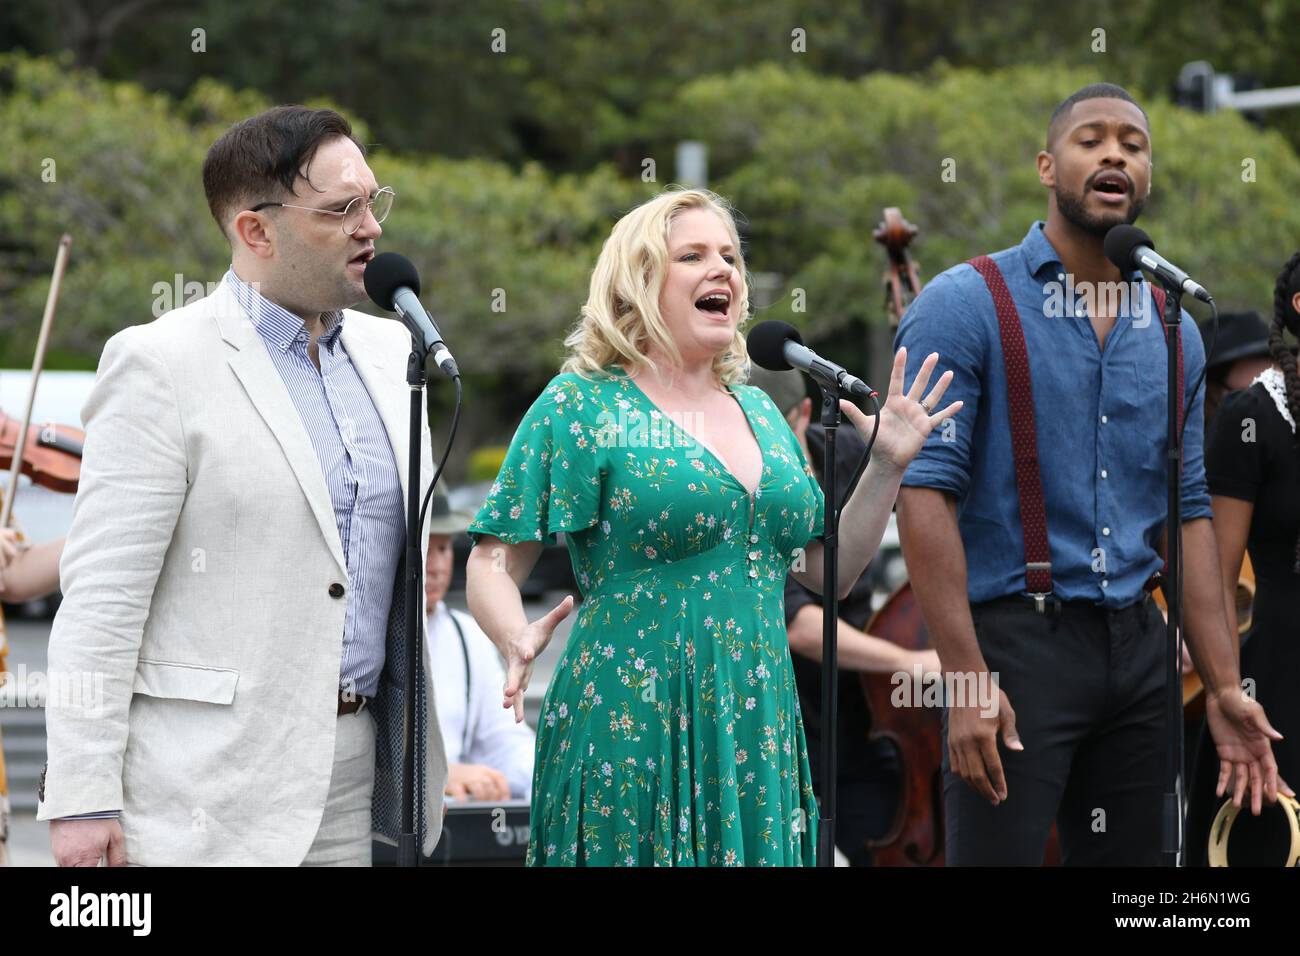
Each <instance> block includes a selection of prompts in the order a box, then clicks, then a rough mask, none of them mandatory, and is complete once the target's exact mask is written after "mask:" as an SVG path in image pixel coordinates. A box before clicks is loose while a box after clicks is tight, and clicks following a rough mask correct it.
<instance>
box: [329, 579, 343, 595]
mask: <svg viewBox="0 0 1300 956" xmlns="http://www.w3.org/2000/svg"><path fill="white" fill-rule="evenodd" d="M342 596H343V585H341V584H339V583H338V582H337V581H335V582H334V583H333V584H331V585H330V597H332V598H341V597H342Z"/></svg>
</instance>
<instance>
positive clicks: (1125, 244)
mask: <svg viewBox="0 0 1300 956" xmlns="http://www.w3.org/2000/svg"><path fill="white" fill-rule="evenodd" d="M1138 246H1146V247H1147V248H1148V249H1154V248H1155V247H1156V244H1155V243H1154V242H1152V241H1151V237H1150V236H1148V235H1147V234H1146V233H1145V232H1143V231H1142V230H1141V229H1139V228H1138V227H1137V226H1134V225H1132V224H1131V223H1122V224H1120V225H1118V226H1112V227H1111V228H1110V231H1109V232H1107V233H1106V240H1105V243H1104V246H1103V248H1104V249H1105V252H1106V258H1107V259H1109V260H1110V261H1111V262H1113V263H1115V266H1116V268H1118V269H1119V270H1120V271H1121V272H1131V271H1133V268H1134V263H1133V250H1134V249H1136V248H1137V247H1138Z"/></svg>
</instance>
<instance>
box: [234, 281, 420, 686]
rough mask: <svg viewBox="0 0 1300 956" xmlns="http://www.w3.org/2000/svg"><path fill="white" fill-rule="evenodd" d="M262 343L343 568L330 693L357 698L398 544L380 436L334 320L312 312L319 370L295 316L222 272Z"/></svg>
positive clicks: (375, 668) (397, 486)
mask: <svg viewBox="0 0 1300 956" xmlns="http://www.w3.org/2000/svg"><path fill="white" fill-rule="evenodd" d="M225 281H226V282H228V283H229V284H230V287H231V289H232V290H233V291H234V293H235V295H236V297H237V298H238V299H239V303H240V305H241V306H243V308H244V312H245V313H246V314H247V315H248V318H249V320H250V321H251V322H252V323H253V325H254V326H255V327H256V328H257V331H258V334H259V335H261V337H262V341H263V342H264V343H265V344H266V351H267V354H268V355H270V356H271V361H272V362H273V363H274V364H275V367H276V370H277V371H278V372H279V373H280V377H281V378H282V379H283V380H284V385H285V388H286V389H288V392H289V397H290V398H291V399H293V403H294V405H295V406H296V407H297V409H298V414H299V415H300V416H301V418H302V424H303V427H304V428H306V429H307V435H308V437H310V438H311V444H312V447H313V448H314V449H316V457H317V458H318V459H320V465H321V471H322V472H323V473H324V475H325V484H326V486H327V487H328V488H329V493H330V503H331V504H332V505H333V507H334V520H335V522H336V523H337V524H338V529H339V538H340V540H341V541H342V544H343V555H344V557H345V558H346V560H347V566H348V585H349V586H348V589H347V601H348V606H347V614H346V617H345V618H344V623H343V659H342V662H341V664H340V668H339V686H340V688H341V689H343V690H347V691H351V692H352V693H354V694H360V695H362V696H365V697H373V696H374V695H375V693H376V692H377V691H378V689H379V673H380V671H382V670H383V667H384V647H385V642H386V639H387V632H388V611H389V604H390V603H391V602H392V597H393V581H394V578H395V576H396V574H397V565H398V562H399V561H400V559H401V556H402V550H403V548H404V547H405V542H406V504H405V501H404V500H403V497H402V484H401V479H400V477H399V473H398V466H397V460H396V457H395V456H394V454H393V448H392V444H391V442H389V440H388V432H387V430H386V429H385V428H384V422H383V420H382V419H381V418H380V417H379V412H378V410H377V409H376V408H375V403H374V401H373V400H372V399H371V397H370V392H368V391H367V390H366V386H365V383H364V382H363V381H362V380H361V376H360V374H359V373H358V372H357V370H356V367H355V366H354V365H353V364H352V361H351V360H350V359H349V358H348V353H347V349H345V348H344V347H343V342H342V339H341V334H342V331H343V319H344V316H343V313H342V312H327V313H323V314H322V319H323V321H324V324H325V333H324V334H323V335H321V337H320V339H319V344H320V349H319V353H320V354H319V357H320V368H319V369H318V368H316V363H314V362H313V361H312V360H311V356H310V355H308V353H307V344H308V336H307V330H306V328H305V326H304V325H303V321H302V319H300V318H299V317H298V316H296V315H294V314H293V313H292V312H290V311H288V310H287V309H284V308H282V307H281V306H279V305H276V304H275V303H274V302H272V301H270V300H269V299H267V298H265V297H264V296H262V295H261V294H260V293H259V292H258V291H257V290H256V289H255V288H253V287H252V286H251V285H249V284H248V283H245V282H243V281H242V280H241V279H240V278H239V277H238V276H237V275H235V270H234V269H231V270H230V271H229V272H227V273H226V277H225Z"/></svg>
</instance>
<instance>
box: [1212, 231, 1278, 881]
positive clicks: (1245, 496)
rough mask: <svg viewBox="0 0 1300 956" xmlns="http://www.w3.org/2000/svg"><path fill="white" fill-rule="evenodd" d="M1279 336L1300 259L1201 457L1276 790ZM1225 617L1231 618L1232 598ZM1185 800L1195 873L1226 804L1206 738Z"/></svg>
mask: <svg viewBox="0 0 1300 956" xmlns="http://www.w3.org/2000/svg"><path fill="white" fill-rule="evenodd" d="M1287 332H1289V333H1290V334H1291V335H1292V336H1296V337H1300V252H1297V253H1296V254H1295V255H1293V256H1292V257H1291V259H1290V260H1289V261H1288V262H1287V264H1286V266H1285V267H1284V268H1283V270H1282V273H1281V275H1279V276H1278V279H1277V285H1276V288H1275V290H1274V318H1273V325H1272V328H1271V330H1270V334H1269V351H1270V353H1271V355H1272V358H1273V364H1272V366H1271V367H1270V368H1268V369H1266V370H1265V371H1263V372H1262V373H1260V375H1259V376H1258V377H1256V379H1255V381H1254V382H1253V383H1252V384H1251V385H1250V387H1249V388H1245V389H1243V390H1241V391H1239V392H1233V393H1231V394H1229V395H1227V396H1225V397H1224V398H1223V401H1222V404H1221V405H1220V407H1219V410H1218V413H1217V414H1216V416H1215V419H1214V421H1213V423H1212V424H1211V426H1210V427H1211V432H1210V439H1209V441H1208V443H1207V446H1206V457H1205V462H1206V475H1207V478H1208V481H1209V486H1210V494H1211V498H1212V507H1213V509H1214V526H1215V535H1216V537H1217V539H1218V542H1219V554H1220V560H1221V564H1222V569H1223V580H1224V581H1225V582H1226V585H1225V586H1226V587H1227V588H1229V589H1230V588H1232V587H1233V585H1234V584H1235V582H1236V581H1237V575H1238V573H1239V571H1240V568H1241V560H1242V553H1243V552H1244V551H1249V552H1250V560H1251V564H1252V565H1253V566H1254V568H1255V585H1256V590H1255V607H1254V617H1253V624H1252V626H1251V628H1250V630H1249V631H1247V632H1246V635H1245V637H1244V638H1243V641H1244V643H1243V644H1242V648H1241V676H1242V681H1243V683H1244V685H1245V689H1246V691H1247V692H1252V691H1253V693H1254V695H1255V698H1256V699H1257V700H1258V701H1259V702H1260V703H1261V704H1262V705H1263V706H1264V708H1265V709H1266V710H1267V712H1268V714H1269V719H1270V720H1271V721H1272V723H1273V726H1274V727H1276V728H1277V730H1278V731H1280V732H1281V733H1282V735H1283V739H1282V740H1277V741H1274V742H1273V754H1274V757H1275V758H1276V760H1277V766H1278V777H1279V780H1278V784H1279V787H1278V789H1279V790H1281V789H1283V788H1282V786H1281V783H1282V781H1283V780H1285V781H1286V782H1287V783H1289V784H1294V782H1295V781H1296V780H1300V693H1298V692H1300V614H1297V613H1296V606H1297V605H1296V598H1297V596H1298V595H1300V450H1298V448H1297V445H1296V422H1297V421H1300V374H1297V368H1296V357H1295V355H1294V354H1293V352H1292V351H1291V349H1290V348H1288V347H1287V345H1286V341H1285V338H1284V335H1285V333H1287ZM1227 608H1228V612H1229V614H1231V613H1233V611H1232V608H1233V600H1232V594H1231V592H1229V593H1228V595H1227ZM1233 629H1235V624H1234V625H1233ZM1188 793H1189V798H1190V799H1189V806H1188V815H1187V862H1188V863H1190V864H1192V865H1194V866H1195V865H1202V866H1203V865H1205V863H1206V846H1207V843H1208V837H1209V831H1210V825H1211V823H1212V822H1213V820H1214V816H1215V814H1216V813H1217V812H1218V809H1219V807H1220V805H1221V804H1222V803H1223V800H1224V799H1225V798H1226V797H1231V796H1232V787H1231V785H1226V784H1225V781H1222V780H1221V779H1220V777H1219V761H1218V759H1217V757H1216V755H1215V752H1214V747H1213V744H1212V742H1211V741H1210V740H1209V739H1208V735H1206V734H1202V737H1201V746H1200V750H1199V754H1198V757H1197V760H1196V767H1195V770H1194V772H1193V775H1192V778H1191V786H1190V788H1189V791H1188Z"/></svg>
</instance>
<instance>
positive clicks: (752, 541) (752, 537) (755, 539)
mask: <svg viewBox="0 0 1300 956" xmlns="http://www.w3.org/2000/svg"><path fill="white" fill-rule="evenodd" d="M749 543H750V544H758V535H756V534H751V535H750V536H749Z"/></svg>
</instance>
